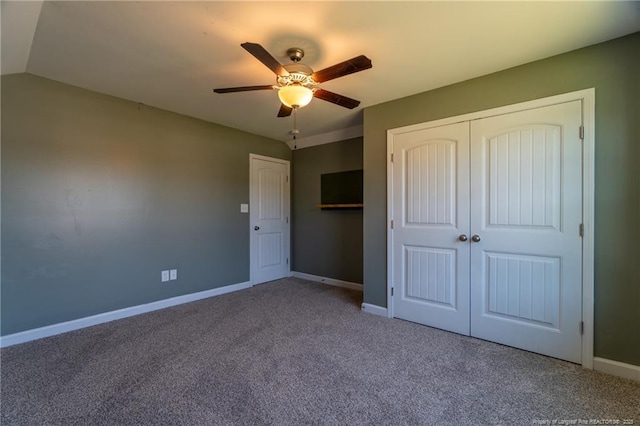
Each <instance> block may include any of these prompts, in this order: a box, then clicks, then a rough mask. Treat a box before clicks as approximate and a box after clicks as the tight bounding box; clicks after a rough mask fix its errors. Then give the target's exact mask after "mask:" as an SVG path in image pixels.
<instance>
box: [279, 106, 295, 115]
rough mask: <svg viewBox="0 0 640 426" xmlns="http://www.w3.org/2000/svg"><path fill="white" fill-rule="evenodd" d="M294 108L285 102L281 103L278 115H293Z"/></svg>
mask: <svg viewBox="0 0 640 426" xmlns="http://www.w3.org/2000/svg"><path fill="white" fill-rule="evenodd" d="M291 111H293V108H289V107H288V106H286V105H285V104H280V111H278V117H288V116H290V115H291Z"/></svg>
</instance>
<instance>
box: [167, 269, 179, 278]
mask: <svg viewBox="0 0 640 426" xmlns="http://www.w3.org/2000/svg"><path fill="white" fill-rule="evenodd" d="M169 279H170V280H177V279H178V270H177V269H171V270H170V271H169Z"/></svg>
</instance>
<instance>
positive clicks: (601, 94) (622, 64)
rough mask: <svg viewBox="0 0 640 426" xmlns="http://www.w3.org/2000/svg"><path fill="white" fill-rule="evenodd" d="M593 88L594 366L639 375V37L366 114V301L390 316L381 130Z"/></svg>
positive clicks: (372, 108)
mask: <svg viewBox="0 0 640 426" xmlns="http://www.w3.org/2000/svg"><path fill="white" fill-rule="evenodd" d="M460 66H464V64H460ZM591 87H595V89H596V124H595V125H596V142H595V143H596V160H595V161H596V164H595V181H596V182H595V356H598V357H603V358H608V359H612V360H616V361H621V362H626V363H630V364H634V365H640V268H639V267H638V259H640V220H639V219H640V173H638V164H640V33H635V34H632V35H630V36H626V37H623V38H619V39H616V40H612V41H609V42H606V43H602V44H598V45H594V46H590V47H587V48H584V49H580V50H576V51H573V52H569V53H565V54H562V55H559V56H555V57H552V58H548V59H544V60H541V61H536V62H533V63H530V64H526V65H522V66H519V67H516V68H511V69H508V70H505V71H501V72H498V73H495V74H490V75H487V76H484V77H480V78H476V79H473V80H468V81H465V82H462V83H459V84H455V85H452V86H447V87H443V88H440V89H436V90H431V91H429V92H425V93H421V94H418V95H415V96H411V97H407V98H403V99H399V100H397V101H393V102H388V103H385V104H381V105H376V106H373V107H370V108H366V109H365V111H364V171H365V172H364V179H365V182H364V202H365V205H366V209H365V211H364V301H365V302H366V303H371V304H374V305H379V306H387V300H386V274H387V270H386V264H387V261H386V208H387V206H386V197H387V195H386V184H387V182H386V179H387V178H386V142H387V141H386V131H387V129H392V128H396V127H401V126H406V125H410V124H416V123H421V122H426V121H431V120H436V119H440V118H445V117H450V116H455V115H460V114H465V113H469V112H474V111H481V110H484V109H489V108H494V107H498V106H503V105H508V104H513V103H518V102H523V101H528V100H533V99H537V98H543V97H546V96H552V95H557V94H561V93H566V92H572V91H576V90H581V89H586V88H591Z"/></svg>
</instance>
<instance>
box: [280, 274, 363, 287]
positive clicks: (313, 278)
mask: <svg viewBox="0 0 640 426" xmlns="http://www.w3.org/2000/svg"><path fill="white" fill-rule="evenodd" d="M291 276H292V277H296V278H302V279H303V280H309V281H317V282H319V283H324V284H329V285H333V286H336V287H344V288H350V289H351V290H358V291H362V284H358V283H352V282H349V281H342V280H336V279H335V278H327V277H320V276H318V275H312V274H305V273H304V272H295V271H292V272H291Z"/></svg>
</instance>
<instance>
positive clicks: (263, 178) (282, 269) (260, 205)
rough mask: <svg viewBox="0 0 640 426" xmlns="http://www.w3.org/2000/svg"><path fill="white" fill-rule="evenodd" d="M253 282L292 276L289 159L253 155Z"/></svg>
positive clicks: (251, 206) (251, 199) (251, 223)
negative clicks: (290, 265) (290, 264)
mask: <svg viewBox="0 0 640 426" xmlns="http://www.w3.org/2000/svg"><path fill="white" fill-rule="evenodd" d="M250 170H251V184H250V196H249V198H250V206H249V212H250V214H249V216H250V226H251V229H250V232H251V238H250V244H251V283H252V284H260V283H264V282H267V281H273V280H276V279H279V278H284V277H287V276H289V162H288V161H286V160H280V159H276V158H269V157H263V156H258V155H255V154H251V156H250Z"/></svg>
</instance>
